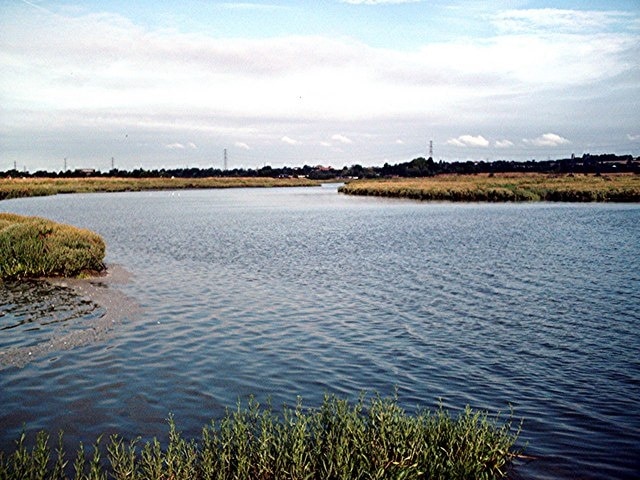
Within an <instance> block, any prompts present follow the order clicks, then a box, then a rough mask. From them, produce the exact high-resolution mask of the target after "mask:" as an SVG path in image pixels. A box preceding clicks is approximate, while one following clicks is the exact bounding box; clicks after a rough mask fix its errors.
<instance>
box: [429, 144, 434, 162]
mask: <svg viewBox="0 0 640 480" xmlns="http://www.w3.org/2000/svg"><path fill="white" fill-rule="evenodd" d="M429 158H433V140H429Z"/></svg>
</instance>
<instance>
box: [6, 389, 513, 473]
mask: <svg viewBox="0 0 640 480" xmlns="http://www.w3.org/2000/svg"><path fill="white" fill-rule="evenodd" d="M517 436H518V432H517V431H514V429H513V428H512V424H511V422H510V421H506V422H501V421H500V420H499V419H498V418H489V417H488V416H487V414H486V413H481V412H475V411H472V410H471V409H469V408H467V409H465V410H464V411H462V412H461V413H460V414H459V415H458V416H457V417H452V416H451V415H450V414H449V413H447V412H446V411H444V410H442V409H439V410H436V411H435V412H421V413H418V414H416V415H408V414H407V413H405V411H404V410H403V409H402V408H400V407H399V406H398V404H397V401H396V400H395V399H382V398H380V397H375V398H373V399H372V400H371V401H370V402H365V401H364V400H363V398H361V399H360V401H359V402H357V403H355V404H350V403H348V402H347V401H345V400H340V399H337V398H336V397H328V396H326V397H325V399H324V402H323V403H322V405H321V406H320V407H319V408H317V409H311V410H306V409H303V407H302V404H301V402H300V401H299V402H298V404H297V405H296V407H295V408H286V407H285V408H284V410H283V413H282V414H281V415H277V414H275V413H274V412H273V411H272V409H271V408H270V407H266V408H265V407H261V406H260V405H259V404H258V403H257V402H255V401H250V402H249V404H248V407H246V408H241V406H240V405H238V407H237V409H233V410H227V413H226V415H225V416H224V418H222V419H221V420H220V421H218V422H211V424H210V425H207V426H205V427H204V428H203V429H202V436H201V438H200V439H199V440H195V439H185V438H183V437H182V435H181V434H180V432H178V430H177V429H176V426H175V423H174V421H173V418H172V417H170V418H169V433H168V439H165V440H164V441H163V442H160V441H159V440H158V439H153V440H152V441H149V442H146V443H145V444H144V445H140V442H139V441H136V440H133V441H131V440H128V439H124V438H122V437H121V436H119V435H112V436H111V437H110V439H109V441H108V442H105V443H107V445H106V449H105V447H104V446H103V445H102V443H101V440H100V439H98V440H97V441H96V443H95V444H94V445H93V448H92V449H91V450H89V451H87V450H85V448H84V447H83V446H82V444H81V445H80V446H79V447H78V449H77V452H76V454H75V456H72V457H67V455H66V453H65V451H64V447H63V438H62V433H61V434H60V435H59V438H58V444H57V447H56V446H54V447H53V451H52V447H51V446H50V437H49V435H48V434H47V433H45V432H40V433H39V434H38V435H37V436H36V439H35V445H34V446H33V447H31V448H29V447H28V446H27V440H26V438H25V435H24V434H23V435H22V436H21V438H20V439H19V440H18V441H17V442H16V448H15V451H14V452H12V453H10V454H7V455H5V454H1V453H0V478H29V479H33V480H40V479H43V480H44V479H56V480H58V479H66V478H75V479H78V480H79V479H106V478H114V479H122V480H124V479H140V480H142V479H144V480H160V479H172V480H178V479H189V480H193V479H238V480H240V479H264V480H266V479H276V478H289V479H318V480H320V479H322V480H325V479H349V480H351V479H391V478H393V479H398V478H403V479H415V478H429V479H452V478H464V479H475V478H483V479H493V478H504V477H506V475H507V473H508V472H509V469H510V467H511V466H512V462H513V460H514V459H515V458H516V457H517V456H518V455H519V451H518V450H517V449H516V448H515V446H514V445H515V442H516V440H517ZM53 443H54V445H55V441H54V442H53ZM163 445H164V447H163ZM71 473H72V476H71V477H69V476H68V475H69V474H71Z"/></svg>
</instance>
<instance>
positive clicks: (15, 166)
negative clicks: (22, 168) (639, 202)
mask: <svg viewBox="0 0 640 480" xmlns="http://www.w3.org/2000/svg"><path fill="white" fill-rule="evenodd" d="M13 169H14V170H16V171H17V170H18V162H16V161H15V160H14V161H13Z"/></svg>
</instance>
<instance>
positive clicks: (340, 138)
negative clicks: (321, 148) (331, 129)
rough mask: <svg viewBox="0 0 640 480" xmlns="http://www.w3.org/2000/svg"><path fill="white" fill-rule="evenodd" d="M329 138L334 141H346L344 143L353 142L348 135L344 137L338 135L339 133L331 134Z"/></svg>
mask: <svg viewBox="0 0 640 480" xmlns="http://www.w3.org/2000/svg"><path fill="white" fill-rule="evenodd" d="M331 140H335V141H336V142H340V143H346V144H349V143H353V141H352V140H351V139H350V138H349V137H345V136H344V135H340V134H335V135H332V136H331Z"/></svg>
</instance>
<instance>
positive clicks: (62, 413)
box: [0, 185, 640, 479]
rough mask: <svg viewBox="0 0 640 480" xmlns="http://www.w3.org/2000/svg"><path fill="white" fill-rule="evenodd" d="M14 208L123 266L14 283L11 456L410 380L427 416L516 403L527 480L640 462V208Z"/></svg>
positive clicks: (313, 199) (67, 201)
mask: <svg viewBox="0 0 640 480" xmlns="http://www.w3.org/2000/svg"><path fill="white" fill-rule="evenodd" d="M0 210H1V211H9V212H13V213H20V214H26V215H39V216H44V217H47V218H50V219H53V220H56V221H61V222H64V223H70V224H73V225H77V226H81V227H85V228H89V229H92V230H94V231H96V232H98V233H99V234H101V235H102V236H103V237H104V238H105V240H106V242H107V245H108V247H107V258H106V261H107V263H108V264H109V265H110V266H111V269H112V270H113V271H114V272H120V273H119V274H118V275H116V276H119V277H122V278H120V279H119V280H118V281H113V280H112V279H109V278H107V279H103V280H100V279H98V280H96V281H95V282H94V283H93V285H89V287H87V288H88V289H89V290H87V291H85V292H83V291H80V293H78V291H79V290H78V289H79V288H83V287H78V286H77V285H76V286H74V284H73V282H71V283H69V284H67V283H65V282H63V283H62V285H60V284H58V285H54V286H52V285H48V284H44V285H43V284H41V283H37V282H36V283H32V282H22V283H15V282H14V283H7V284H5V285H4V286H0V362H2V361H3V360H2V359H3V358H4V364H0V405H1V407H0V409H1V410H0V425H2V429H0V448H2V449H3V450H5V451H6V450H8V449H11V448H12V446H13V441H14V440H15V439H16V438H17V437H18V436H19V434H20V432H21V430H22V428H23V425H24V424H26V426H27V429H28V430H29V431H33V430H37V429H41V428H46V429H48V430H49V431H51V432H56V431H57V430H58V429H63V430H64V431H65V434H66V436H67V441H69V442H77V441H79V440H82V441H84V442H85V443H91V442H92V441H93V440H95V438H96V437H97V435H99V434H101V433H109V432H115V431H117V432H120V433H123V434H125V435H129V436H131V437H135V436H138V435H140V436H142V438H143V439H144V438H150V437H153V436H165V434H166V431H167V423H166V418H167V417H168V415H169V414H170V413H173V414H174V416H175V419H176V423H177V425H178V428H179V429H180V430H182V432H183V433H184V434H185V435H186V436H192V437H197V436H198V435H199V433H200V429H201V427H202V426H203V425H205V424H206V423H208V421H209V420H210V419H211V418H214V417H219V416H220V415H222V413H223V412H224V408H225V407H233V406H234V405H236V403H237V402H238V400H239V399H241V400H242V401H246V399H247V398H248V396H249V395H254V396H255V397H256V399H257V400H258V401H260V402H266V401H267V400H268V399H270V401H271V402H272V404H273V405H274V406H277V405H281V404H283V403H287V404H289V405H292V404H295V402H296V398H297V397H298V396H301V397H302V399H303V402H304V405H306V406H315V405H318V404H319V403H320V402H321V400H322V396H323V395H324V394H325V393H330V394H331V393H335V394H337V395H339V396H340V397H343V398H349V399H353V400H355V399H357V398H358V396H359V394H360V393H361V392H363V391H365V392H378V393H380V394H381V395H383V396H389V395H393V394H394V391H395V389H396V388H397V390H398V396H399V402H400V404H401V405H402V406H403V407H405V408H406V409H407V410H409V411H412V410H414V409H415V408H417V407H424V408H433V407H436V406H437V405H439V404H442V405H443V406H444V407H446V408H449V409H452V410H457V409H460V408H463V407H464V406H465V405H470V406H471V407H473V408H478V409H485V410H489V411H490V412H498V411H500V412H503V413H504V414H506V415H508V414H509V412H510V409H513V412H514V416H515V418H516V419H518V420H519V419H523V421H524V423H523V430H522V433H521V436H520V441H519V444H520V445H524V444H525V443H527V444H528V445H527V447H526V453H527V454H528V455H529V456H531V457H534V459H533V460H527V461H521V462H519V464H518V465H517V470H516V475H517V476H518V478H524V479H529V478H531V479H552V478H553V479H556V478H589V479H590V478H594V479H595V478H634V477H636V478H637V477H638V475H639V474H640V463H639V460H638V459H639V458H640V330H639V329H640V205H627V204H625V205H621V204H551V203H531V204H473V203H468V204H452V203H418V202H412V201H403V200H384V199H375V198H360V197H348V196H344V195H341V194H338V193H337V191H336V186H335V185H325V186H322V187H312V188H289V189H281V188H275V189H233V190H192V191H191V190H189V191H176V192H138V193H117V194H90V195H81V194H72V195H58V196H55V197H42V198H28V199H16V200H9V201H3V202H0ZM91 289H93V292H92V291H90V290H91ZM109 311H111V312H112V314H111V315H109V313H108V312H109ZM113 312H115V313H113ZM87 331H90V334H89V333H87ZM11 352H13V353H11ZM16 352H18V353H16ZM10 357H11V358H12V362H13V363H11V362H9V361H8V360H7V359H9V358H10Z"/></svg>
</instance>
